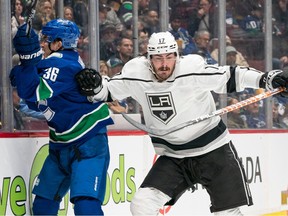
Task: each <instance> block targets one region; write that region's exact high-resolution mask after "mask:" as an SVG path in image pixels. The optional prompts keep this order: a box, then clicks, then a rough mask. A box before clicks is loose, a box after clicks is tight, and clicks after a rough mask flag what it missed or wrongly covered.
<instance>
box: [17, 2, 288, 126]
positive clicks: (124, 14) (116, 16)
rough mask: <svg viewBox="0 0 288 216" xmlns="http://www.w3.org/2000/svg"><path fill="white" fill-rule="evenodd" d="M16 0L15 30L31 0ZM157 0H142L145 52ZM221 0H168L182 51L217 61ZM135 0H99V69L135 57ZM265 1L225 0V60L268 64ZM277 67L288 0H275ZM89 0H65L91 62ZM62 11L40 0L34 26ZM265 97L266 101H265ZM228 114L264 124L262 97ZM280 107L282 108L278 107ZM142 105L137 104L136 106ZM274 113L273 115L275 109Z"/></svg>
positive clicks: (279, 119) (231, 122)
mask: <svg viewBox="0 0 288 216" xmlns="http://www.w3.org/2000/svg"><path fill="white" fill-rule="evenodd" d="M11 1H12V4H11V6H12V36H13V35H15V34H16V31H17V27H18V26H19V25H22V24H23V23H24V20H25V16H27V15H26V14H25V13H24V11H25V5H26V1H27V0H11ZM159 2H160V1H159V0H138V33H139V35H138V40H139V44H138V46H139V47H138V48H139V55H145V53H146V46H147V43H148V38H149V36H150V35H151V34H152V33H154V32H158V31H160V22H159V16H160V13H161V10H160V5H159ZM217 2H218V1H217V0H169V26H167V28H168V31H170V32H171V33H172V35H173V36H174V37H175V39H176V41H177V43H178V45H179V53H181V55H187V54H199V55H201V56H203V58H205V60H206V62H207V64H218V55H219V51H218V38H217V35H218V30H219V28H218V23H217V20H218V19H217V16H218V15H217V7H218V3H217ZM132 3H133V1H132V0H99V32H100V41H99V46H100V60H101V61H100V72H101V74H103V76H108V77H112V76H113V75H114V74H116V73H118V72H120V71H121V68H122V67H123V65H124V64H125V63H126V62H127V61H129V60H130V59H131V58H132V57H133V36H132V32H133V31H132V30H133V22H132V21H133V11H132ZM263 6H264V1H263V0H249V1H248V0H226V11H227V13H226V28H227V36H226V46H227V48H226V63H227V64H229V65H241V66H245V67H248V66H250V67H254V68H256V69H259V70H263V69H264V66H263V65H264V59H265V58H264V32H265V25H264V17H263V15H264V7H263ZM272 11H273V13H272V15H273V20H272V21H273V68H275V69H283V70H286V69H287V67H288V40H287V37H288V0H275V1H274V0H273V1H272ZM88 15H89V8H88V0H64V18H65V19H68V20H72V21H74V22H75V23H76V24H77V25H78V26H79V28H80V30H81V36H80V38H79V42H78V51H79V53H80V55H81V57H82V58H83V61H84V63H85V64H86V65H89V61H88V60H89V58H88V50H89V36H88V29H87V27H88ZM56 17H58V15H57V4H55V0H39V1H38V4H37V8H36V15H35V19H34V21H33V28H34V29H35V30H38V31H39V30H40V29H41V28H42V26H43V25H45V24H46V23H47V22H48V21H50V20H52V19H54V18H56ZM251 94H252V95H253V94H255V92H249V93H247V92H246V93H241V94H238V95H229V97H228V104H232V103H236V102H237V101H239V100H242V99H244V98H247V97H248V96H251ZM274 101H275V102H273V118H274V116H275V119H274V125H273V127H275V128H288V120H287V119H288V114H287V110H286V109H285V108H286V102H285V101H284V102H283V101H278V100H277V97H275V100H274ZM125 103H126V105H127V107H128V109H127V110H128V112H132V113H134V112H136V111H137V109H136V108H135V106H136V105H135V101H130V100H129V99H128V100H127V101H125ZM261 103H262V105H261ZM261 103H260V104H259V103H254V104H253V105H249V106H247V107H245V109H243V110H240V109H239V110H237V111H235V112H231V113H229V114H228V122H227V123H228V126H229V127H231V128H265V127H266V123H265V116H263V109H264V106H263V101H262V102H261ZM279 107H281V108H279ZM138 111H139V109H138ZM274 113H275V115H274Z"/></svg>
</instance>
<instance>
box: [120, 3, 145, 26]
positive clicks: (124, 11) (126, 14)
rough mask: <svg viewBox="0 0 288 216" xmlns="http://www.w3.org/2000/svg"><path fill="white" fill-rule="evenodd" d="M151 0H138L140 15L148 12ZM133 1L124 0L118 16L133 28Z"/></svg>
mask: <svg viewBox="0 0 288 216" xmlns="http://www.w3.org/2000/svg"><path fill="white" fill-rule="evenodd" d="M149 1H150V0H138V16H142V15H145V14H147V13H146V12H147V11H148V9H149ZM132 8H133V1H132V0H124V1H123V2H122V4H121V6H120V8H119V11H118V17H119V19H120V20H121V22H122V23H123V24H124V25H125V27H126V28H127V29H131V26H132V16H133V13H132V12H133V11H132Z"/></svg>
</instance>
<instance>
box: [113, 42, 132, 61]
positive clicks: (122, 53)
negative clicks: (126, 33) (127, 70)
mask: <svg viewBox="0 0 288 216" xmlns="http://www.w3.org/2000/svg"><path fill="white" fill-rule="evenodd" d="M132 57H133V41H132V39H131V38H130V37H121V38H120V39H119V40H118V42H117V51H116V53H115V55H113V56H111V58H118V59H120V60H121V62H122V63H123V64H126V62H128V61H129V60H130V59H132Z"/></svg>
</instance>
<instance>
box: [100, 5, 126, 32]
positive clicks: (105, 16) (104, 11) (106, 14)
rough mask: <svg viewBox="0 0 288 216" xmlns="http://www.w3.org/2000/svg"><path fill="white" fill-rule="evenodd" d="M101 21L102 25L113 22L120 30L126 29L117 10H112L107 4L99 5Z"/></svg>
mask: <svg viewBox="0 0 288 216" xmlns="http://www.w3.org/2000/svg"><path fill="white" fill-rule="evenodd" d="M99 23H100V25H102V24H112V25H114V26H115V28H116V30H117V31H118V32H121V31H123V30H124V25H123V24H122V23H121V21H120V19H119V18H118V16H117V14H116V12H115V11H114V10H111V7H109V6H108V5H106V4H100V5H99Z"/></svg>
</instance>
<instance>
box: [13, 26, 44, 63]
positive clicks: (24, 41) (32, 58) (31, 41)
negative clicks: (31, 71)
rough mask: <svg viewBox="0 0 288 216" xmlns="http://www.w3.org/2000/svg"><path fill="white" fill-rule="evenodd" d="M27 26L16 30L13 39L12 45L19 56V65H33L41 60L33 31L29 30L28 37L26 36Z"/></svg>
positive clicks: (37, 39)
mask: <svg viewBox="0 0 288 216" xmlns="http://www.w3.org/2000/svg"><path fill="white" fill-rule="evenodd" d="M26 28H27V24H24V25H22V26H20V27H19V28H18V31H17V33H16V35H15V37H14V38H13V45H14V48H15V50H16V52H17V53H18V54H19V58H20V62H21V65H33V64H36V63H38V62H39V61H40V60H41V58H42V50H41V48H40V42H39V36H38V35H37V34H36V32H35V31H34V29H31V33H30V35H29V37H27V34H26Z"/></svg>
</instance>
